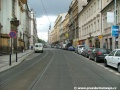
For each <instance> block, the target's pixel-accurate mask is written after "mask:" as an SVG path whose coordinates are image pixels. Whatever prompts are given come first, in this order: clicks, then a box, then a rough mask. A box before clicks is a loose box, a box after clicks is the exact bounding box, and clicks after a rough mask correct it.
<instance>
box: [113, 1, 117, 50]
mask: <svg viewBox="0 0 120 90" xmlns="http://www.w3.org/2000/svg"><path fill="white" fill-rule="evenodd" d="M114 8H115V9H114V10H115V11H114V14H115V16H114V18H115V20H114V25H115V26H116V25H117V20H116V0H115V2H114ZM116 38H117V37H115V49H116V48H117V47H116V46H117V45H116V40H117V39H116Z"/></svg>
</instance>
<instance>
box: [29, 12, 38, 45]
mask: <svg viewBox="0 0 120 90" xmlns="http://www.w3.org/2000/svg"><path fill="white" fill-rule="evenodd" d="M37 40H38V35H37V23H36V17H35V14H34V12H33V11H31V38H30V47H33V46H34V45H35V43H36V42H37Z"/></svg>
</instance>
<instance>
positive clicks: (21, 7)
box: [0, 0, 30, 53]
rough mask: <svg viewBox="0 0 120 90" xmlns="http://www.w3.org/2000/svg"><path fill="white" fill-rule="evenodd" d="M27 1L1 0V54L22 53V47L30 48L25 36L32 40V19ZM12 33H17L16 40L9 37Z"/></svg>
mask: <svg viewBox="0 0 120 90" xmlns="http://www.w3.org/2000/svg"><path fill="white" fill-rule="evenodd" d="M26 7H27V0H0V23H1V25H2V28H1V32H0V33H1V35H0V42H1V44H0V52H2V53H9V52H11V50H12V52H16V51H21V48H22V47H25V49H27V48H28V43H26V39H24V37H26V36H24V35H27V41H28V38H30V35H29V34H30V29H29V27H30V19H29V17H30V16H29V10H28V8H26ZM11 31H14V32H16V35H17V36H16V38H14V39H12V42H11V38H10V36H9V33H10V32H11Z"/></svg>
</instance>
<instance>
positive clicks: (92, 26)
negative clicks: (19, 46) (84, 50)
mask: <svg viewBox="0 0 120 90" xmlns="http://www.w3.org/2000/svg"><path fill="white" fill-rule="evenodd" d="M100 11H101V0H88V3H87V5H86V6H84V7H83V9H82V10H81V12H80V13H79V44H85V45H87V46H90V47H91V46H95V47H98V48H99V47H102V39H101V38H99V36H101V35H102V30H101V13H100Z"/></svg>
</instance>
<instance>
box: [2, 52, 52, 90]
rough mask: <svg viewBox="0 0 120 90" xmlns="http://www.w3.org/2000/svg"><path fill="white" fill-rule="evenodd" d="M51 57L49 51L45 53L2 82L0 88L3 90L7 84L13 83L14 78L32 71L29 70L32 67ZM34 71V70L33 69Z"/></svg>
mask: <svg viewBox="0 0 120 90" xmlns="http://www.w3.org/2000/svg"><path fill="white" fill-rule="evenodd" d="M51 55H52V54H51V52H50V51H49V52H48V51H46V53H45V54H44V55H43V56H42V57H41V58H39V59H38V60H36V61H34V63H33V62H32V64H31V65H28V66H27V67H26V68H24V69H22V70H21V71H19V72H17V73H16V74H13V75H12V76H10V77H8V78H7V79H5V80H4V81H2V82H0V88H3V87H4V86H5V85H6V84H7V83H9V82H10V81H13V80H14V79H15V78H17V77H20V76H21V75H22V74H23V73H25V72H28V71H30V70H32V69H31V68H33V67H35V66H37V65H38V64H39V63H41V62H42V61H43V60H44V59H45V58H46V56H51ZM49 58H50V57H49ZM42 69H43V68H42ZM34 70H35V68H34Z"/></svg>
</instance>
